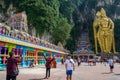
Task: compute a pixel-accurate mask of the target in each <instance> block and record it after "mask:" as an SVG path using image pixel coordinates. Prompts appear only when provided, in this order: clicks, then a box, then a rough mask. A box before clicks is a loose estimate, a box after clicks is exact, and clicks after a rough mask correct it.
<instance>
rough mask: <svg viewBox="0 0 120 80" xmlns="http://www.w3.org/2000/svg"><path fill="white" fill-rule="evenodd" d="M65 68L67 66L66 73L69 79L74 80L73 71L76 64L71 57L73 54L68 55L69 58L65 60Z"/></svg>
mask: <svg viewBox="0 0 120 80" xmlns="http://www.w3.org/2000/svg"><path fill="white" fill-rule="evenodd" d="M65 68H66V75H67V78H66V79H67V80H72V71H73V70H75V65H74V61H73V59H71V55H68V56H67V59H66V61H65Z"/></svg>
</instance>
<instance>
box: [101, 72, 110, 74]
mask: <svg viewBox="0 0 120 80" xmlns="http://www.w3.org/2000/svg"><path fill="white" fill-rule="evenodd" d="M101 74H111V73H110V72H103V73H101Z"/></svg>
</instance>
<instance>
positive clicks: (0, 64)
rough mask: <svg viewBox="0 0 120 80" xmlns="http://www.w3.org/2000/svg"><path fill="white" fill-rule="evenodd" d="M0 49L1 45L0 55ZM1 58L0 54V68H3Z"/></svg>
mask: <svg viewBox="0 0 120 80" xmlns="http://www.w3.org/2000/svg"><path fill="white" fill-rule="evenodd" d="M1 50H2V47H0V55H1ZM1 62H2V58H1V56H0V70H3V67H2V63H1Z"/></svg>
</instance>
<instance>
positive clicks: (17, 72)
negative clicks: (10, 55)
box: [11, 60, 19, 76]
mask: <svg viewBox="0 0 120 80" xmlns="http://www.w3.org/2000/svg"><path fill="white" fill-rule="evenodd" d="M12 63H13V65H14V64H15V63H14V60H12ZM18 74H19V69H18V66H17V68H16V69H15V70H12V72H11V76H17V75H18Z"/></svg>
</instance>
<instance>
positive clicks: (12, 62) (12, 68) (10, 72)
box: [6, 52, 21, 80]
mask: <svg viewBox="0 0 120 80" xmlns="http://www.w3.org/2000/svg"><path fill="white" fill-rule="evenodd" d="M9 54H10V57H9V58H8V59H7V70H6V71H7V75H6V80H11V79H12V80H17V79H16V77H17V75H18V73H19V70H18V63H19V62H21V58H20V57H19V58H15V57H14V54H15V53H14V52H10V53H9Z"/></svg>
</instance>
